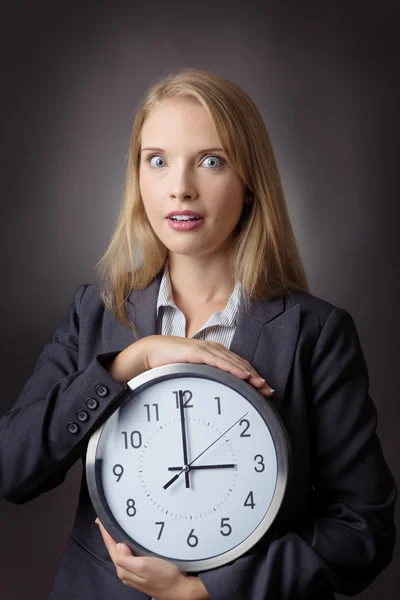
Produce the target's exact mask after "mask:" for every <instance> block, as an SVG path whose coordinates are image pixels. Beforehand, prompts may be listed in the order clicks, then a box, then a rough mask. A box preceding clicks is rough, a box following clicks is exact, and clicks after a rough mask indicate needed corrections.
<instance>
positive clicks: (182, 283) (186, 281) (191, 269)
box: [168, 253, 235, 306]
mask: <svg viewBox="0 0 400 600" xmlns="http://www.w3.org/2000/svg"><path fill="white" fill-rule="evenodd" d="M168 265H169V276H170V279H171V288H172V295H173V297H174V300H175V303H176V304H183V305H187V304H189V305H193V304H195V305H203V306H204V304H221V303H226V302H227V301H228V299H229V297H230V295H231V294H232V291H233V288H234V285H235V283H234V281H233V280H232V279H231V278H230V276H229V272H228V260H227V257H226V256H222V255H218V256H217V257H215V258H213V259H212V260H210V258H209V257H193V256H185V255H182V254H171V253H170V255H169V257H168Z"/></svg>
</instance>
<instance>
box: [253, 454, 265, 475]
mask: <svg viewBox="0 0 400 600" xmlns="http://www.w3.org/2000/svg"><path fill="white" fill-rule="evenodd" d="M257 458H259V459H260V462H259V463H257V466H256V467H254V470H255V471H257V473H262V472H263V471H264V470H265V465H264V457H263V455H262V454H256V455H255V457H254V460H257ZM257 467H261V469H257Z"/></svg>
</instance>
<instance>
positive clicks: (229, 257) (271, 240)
mask: <svg viewBox="0 0 400 600" xmlns="http://www.w3.org/2000/svg"><path fill="white" fill-rule="evenodd" d="M185 211H191V214H190V215H189V218H190V219H191V220H190V221H188V220H187V217H188V215H187V214H186V215H185ZM176 212H178V213H180V216H179V215H177V214H176ZM171 213H172V214H171ZM174 362H192V363H204V364H208V365H211V366H216V367H219V368H220V369H223V370H226V371H228V372H230V373H233V374H234V375H236V376H238V377H240V378H242V379H247V380H248V381H249V383H250V384H252V385H253V386H255V387H257V388H258V389H259V390H260V392H261V393H262V394H263V395H264V396H265V397H266V401H271V402H273V403H274V405H275V407H276V408H277V409H278V410H279V413H280V416H281V418H282V420H283V422H284V424H285V426H286V430H287V432H288V435H289V438H290V442H291V447H292V454H293V468H292V477H291V479H290V482H289V487H288V490H287V494H286V497H285V505H284V507H283V509H282V511H281V512H280V514H279V518H278V519H277V521H276V523H274V536H273V538H272V539H269V540H267V539H266V538H265V539H262V540H261V541H260V542H259V543H258V544H256V546H254V547H253V548H252V549H251V550H250V551H249V552H248V553H246V554H245V555H243V556H241V557H240V558H239V559H237V560H235V561H234V562H233V563H231V564H228V565H225V566H223V567H220V568H218V569H213V570H210V571H206V572H202V573H199V575H198V576H187V575H186V574H185V573H182V572H180V571H179V569H178V567H176V566H175V565H174V564H172V563H170V562H169V561H165V560H161V559H159V558H156V557H135V556H133V555H132V553H131V552H130V550H129V549H128V548H127V546H125V545H123V544H122V545H119V546H117V544H116V541H115V540H113V539H112V538H111V536H110V535H109V534H108V533H107V532H106V530H105V529H104V527H103V526H102V524H101V523H100V522H99V521H98V519H96V515H95V513H94V510H93V507H92V505H91V502H90V498H89V495H88V491H87V486H86V480H85V477H84V476H83V478H82V485H81V493H80V499H79V505H78V509H77V514H76V519H75V523H74V527H73V531H72V534H71V537H70V539H69V541H68V544H67V548H66V550H65V554H64V556H63V559H62V562H61V565H60V568H59V571H58V573H57V576H56V579H55V582H54V585H53V589H52V592H51V595H50V598H52V599H54V600H64V599H68V600H71V599H72V598H73V599H74V600H80V599H82V600H83V599H84V600H88V599H90V598H96V599H98V600H103V599H104V600H106V599H107V600H108V599H109V598H113V599H117V598H118V599H139V598H149V597H154V598H156V599H157V600H184V599H190V600H192V599H193V600H195V599H197V598H198V599H199V600H200V599H207V598H212V600H228V599H229V600H232V599H238V600H239V599H240V600H242V599H243V600H245V599H246V600H248V599H251V600H253V599H254V600H259V599H260V600H261V599H264V598H268V600H271V599H276V600H278V599H279V600H284V599H288V600H289V599H290V600H294V599H297V598H299V599H300V598H318V600H325V599H331V598H334V592H338V593H341V594H349V595H353V594H355V593H358V592H359V591H361V590H362V589H364V588H365V587H366V586H367V585H368V584H369V583H370V582H371V581H372V580H373V579H374V578H375V577H376V576H377V575H378V573H379V572H380V571H382V569H384V568H385V567H386V565H387V564H388V563H389V561H390V559H391V556H392V551H393V545H394V539H395V531H394V524H393V506H394V502H395V498H396V489H395V484H394V481H393V478H392V476H391V473H390V471H389V469H388V467H387V465H386V463H385V460H384V458H383V455H382V451H381V446H380V443H379V441H378V439H377V437H376V433H375V428H376V410H375V407H374V405H373V403H372V401H371V399H370V397H369V394H368V372H367V366H366V363H365V359H364V356H363V352H362V349H361V346H360V341H359V337H358V333H357V330H356V326H355V324H354V321H353V319H352V317H351V316H350V314H349V313H348V312H347V311H346V310H344V309H342V308H339V307H336V306H334V305H332V304H330V303H329V302H326V301H324V300H322V299H320V298H317V297H315V296H313V295H312V294H311V293H310V291H309V288H308V285H307V281H306V276H305V273H304V269H303V266H302V263H301V259H300V256H299V252H298V249H297V245H296V240H295V236H294V234H293V230H292V227H291V224H290V219H289V215H288V211H287V207H286V203H285V199H284V195H283V191H282V184H281V181H280V177H279V173H278V168H277V165H276V161H275V158H274V154H273V150H272V147H271V142H270V139H269V136H268V133H267V131H266V128H265V124H264V122H263V120H262V118H261V116H260V114H259V112H258V110H257V108H256V106H255V104H254V103H253V102H252V100H251V99H250V98H249V97H248V96H247V94H246V93H245V92H244V91H243V90H241V89H240V88H239V87H238V86H236V85H235V84H233V83H231V82H229V81H227V80H225V79H223V78H221V77H217V76H215V75H213V74H210V73H206V72H203V71H200V70H196V69H184V70H182V71H179V72H176V73H171V74H170V75H169V76H166V77H164V78H161V79H160V80H159V81H157V82H156V83H155V84H154V85H153V86H152V87H151V89H150V90H149V91H148V93H147V95H146V97H145V98H144V99H143V101H142V103H141V105H140V106H139V109H138V111H137V115H136V119H135V122H134V126H133V132H132V138H131V144H130V153H129V160H128V171H127V179H126V194H125V200H124V203H123V206H122V210H121V214H120V216H119V219H118V222H117V224H116V228H115V231H114V234H113V237H112V240H111V243H110V246H109V248H108V250H107V252H106V254H105V256H104V257H103V259H102V261H101V264H100V277H99V284H83V285H81V286H80V287H79V288H78V289H77V291H76V293H75V299H74V302H73V303H72V304H71V305H70V307H69V314H68V317H66V318H65V319H64V320H63V321H62V322H61V323H60V324H59V325H58V327H57V328H56V329H55V331H54V333H53V335H52V338H51V341H50V342H49V343H48V344H47V345H46V346H45V347H44V349H43V351H42V353H41V355H40V356H39V358H38V361H37V363H36V365H35V367H34V370H33V374H32V376H31V378H30V379H29V380H28V382H27V383H26V384H25V386H24V388H23V389H22V391H21V393H20V396H19V398H18V400H17V402H16V404H15V406H14V407H13V409H12V410H11V411H9V412H8V413H7V414H6V415H5V416H4V417H3V419H2V421H1V423H0V460H1V464H0V473H1V480H0V485H1V492H2V494H3V496H4V497H5V498H8V499H9V500H11V501H13V502H17V503H22V502H26V501H28V500H29V499H31V498H34V497H35V496H37V495H38V494H40V493H42V492H44V491H46V490H49V489H51V488H53V487H55V486H57V485H59V484H60V483H62V481H63V480H64V478H65V476H66V473H67V471H68V469H69V467H71V465H72V464H74V462H75V461H76V460H78V458H81V459H82V460H84V458H85V451H86V447H87V443H88V440H89V438H90V435H91V434H92V433H93V431H94V430H95V429H97V428H98V427H99V425H100V424H101V423H103V422H104V420H105V419H106V418H107V417H108V416H110V415H111V414H112V412H113V411H114V410H115V409H116V408H117V407H118V404H119V399H120V398H121V395H122V394H123V392H124V391H125V390H126V389H127V384H126V382H127V381H129V380H130V379H132V378H133V377H134V376H136V375H137V374H139V373H141V372H143V371H145V370H147V369H151V368H154V367H157V366H160V365H164V364H168V363H174ZM270 386H272V388H273V389H272V388H271V387H270ZM123 584H125V585H123Z"/></svg>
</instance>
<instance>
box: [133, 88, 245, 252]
mask: <svg viewBox="0 0 400 600" xmlns="http://www.w3.org/2000/svg"><path fill="white" fill-rule="evenodd" d="M204 150H206V151H204ZM139 185H140V191H141V195H142V199H143V203H144V207H145V211H146V214H147V217H148V219H149V221H150V224H151V226H152V228H153V230H154V232H155V234H156V235H157V237H158V238H159V239H160V240H161V242H162V243H163V244H164V245H165V246H166V247H167V249H168V250H169V252H173V253H177V254H184V255H191V256H201V255H211V254H215V253H218V252H226V251H229V248H230V245H231V242H232V239H233V237H234V234H233V232H234V229H235V227H236V225H237V223H238V221H239V219H240V215H241V213H242V210H243V202H244V184H243V182H242V180H241V179H240V178H239V176H238V175H237V174H236V173H235V171H234V170H233V168H232V167H231V166H230V164H229V162H228V158H227V155H226V153H225V152H224V151H223V149H222V147H221V142H220V140H219V139H218V135H217V132H216V130H215V128H214V125H213V122H212V120H211V118H210V117H209V116H208V114H207V112H206V110H205V109H204V107H203V106H202V105H201V104H200V103H199V102H198V101H197V100H195V99H192V98H166V99H164V100H163V101H162V102H161V103H160V104H159V105H158V106H157V107H156V108H154V109H153V110H152V111H151V112H150V114H149V115H148V117H147V119H146V121H145V122H144V124H143V127H142V137H141V159H140V172H139ZM185 209H188V210H192V211H194V212H196V213H199V214H200V215H201V216H202V217H203V219H202V220H201V221H200V222H199V223H200V224H199V225H198V226H197V227H196V228H194V229H191V230H175V229H173V228H172V227H171V220H170V219H168V218H167V215H168V213H170V212H171V211H173V210H179V211H181V210H185Z"/></svg>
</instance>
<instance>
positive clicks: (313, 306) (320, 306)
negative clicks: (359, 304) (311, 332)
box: [283, 290, 347, 332]
mask: <svg viewBox="0 0 400 600" xmlns="http://www.w3.org/2000/svg"><path fill="white" fill-rule="evenodd" d="M283 299H284V303H285V312H287V311H290V310H291V309H293V308H294V307H295V306H296V305H298V304H299V305H300V319H301V321H302V322H303V323H304V322H305V321H306V322H310V321H311V322H312V323H313V324H314V326H315V328H316V330H317V331H319V332H320V331H321V330H322V329H323V327H324V325H325V323H326V321H327V319H328V317H329V316H330V315H331V314H332V312H333V311H335V310H337V309H339V310H340V311H343V312H345V313H347V311H346V310H345V309H343V308H340V307H339V306H337V305H335V304H333V303H332V302H328V301H327V300H324V299H323V298H320V297H319V296H316V295H314V294H312V293H310V292H306V291H304V290H289V291H288V292H287V293H286V294H284V296H283Z"/></svg>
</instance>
